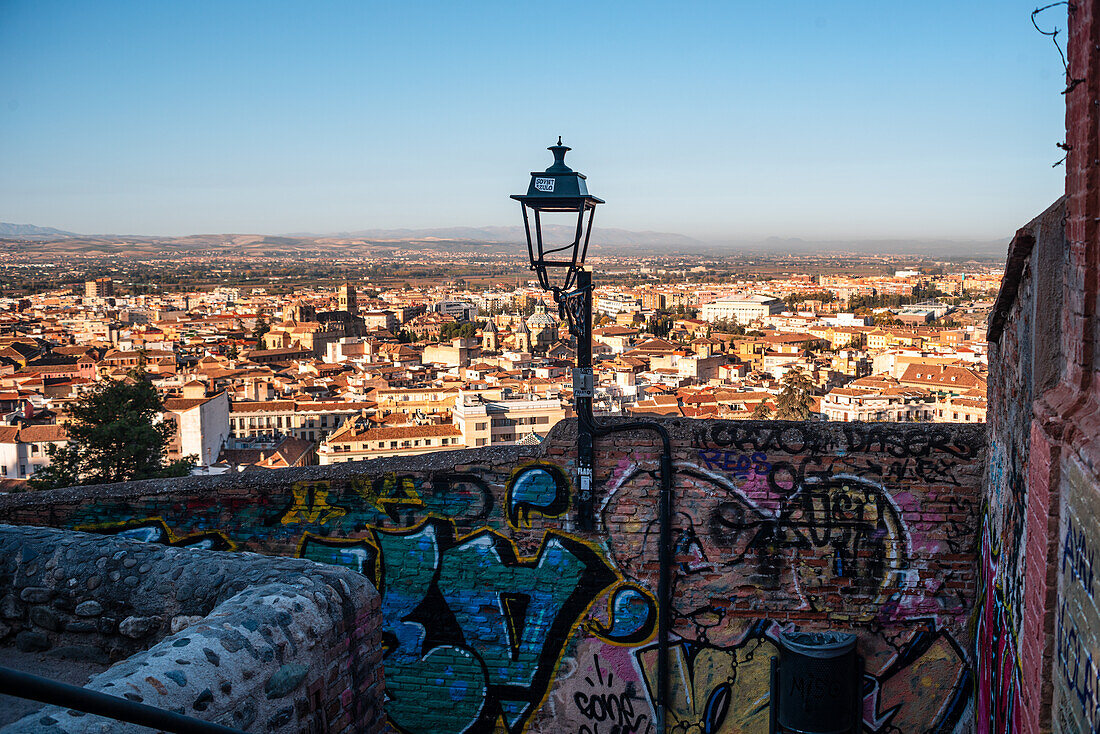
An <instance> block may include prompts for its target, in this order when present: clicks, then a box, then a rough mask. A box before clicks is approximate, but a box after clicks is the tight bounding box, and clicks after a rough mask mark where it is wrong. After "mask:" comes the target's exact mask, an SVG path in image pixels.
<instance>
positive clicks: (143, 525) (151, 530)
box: [74, 517, 236, 550]
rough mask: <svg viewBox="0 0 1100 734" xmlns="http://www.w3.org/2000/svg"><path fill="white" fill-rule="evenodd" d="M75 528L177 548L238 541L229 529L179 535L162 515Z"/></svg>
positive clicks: (220, 546)
mask: <svg viewBox="0 0 1100 734" xmlns="http://www.w3.org/2000/svg"><path fill="white" fill-rule="evenodd" d="M74 529H75V530H83V531H85V532H89V533H99V534H100V535H117V536H119V537H120V538H130V539H131V540H140V541H142V542H145V543H159V544H161V545H170V546H172V547H174V548H190V549H199V550H233V549H234V548H236V545H235V544H234V543H233V541H231V540H230V539H229V538H228V537H226V535H225V533H222V532H219V531H200V532H192V533H187V534H185V535H177V534H175V533H173V532H172V530H171V529H170V528H169V527H168V523H166V522H165V521H164V519H163V518H160V517H151V518H147V519H144V520H127V521H123V522H108V523H96V524H93V525H78V526H77V527H76V528H74Z"/></svg>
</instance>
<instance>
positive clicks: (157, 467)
mask: <svg viewBox="0 0 1100 734" xmlns="http://www.w3.org/2000/svg"><path fill="white" fill-rule="evenodd" d="M163 408H164V404H163V403H162V402H161V399H160V396H159V395H158V394H157V390H156V388H155V387H153V385H152V383H150V382H149V381H148V380H147V379H145V375H144V373H141V372H134V373H132V374H131V376H130V377H129V378H127V379H125V380H110V381H107V382H104V383H101V384H99V385H97V386H96V387H95V388H94V389H92V390H91V391H90V392H88V393H86V394H85V395H84V396H83V397H81V398H80V399H79V400H78V401H76V403H75V404H74V405H73V406H72V408H71V409H70V411H69V415H70V418H71V420H70V421H69V422H68V423H66V424H65V431H66V433H67V434H68V443H67V444H66V445H64V446H57V445H51V446H50V447H49V448H48V449H47V452H46V453H47V455H48V456H49V457H50V464H49V465H48V466H46V467H44V468H42V469H40V470H38V471H37V472H35V474H34V476H33V477H32V478H31V479H30V482H29V483H30V485H31V488H33V489H53V488H55V487H72V486H76V485H79V484H108V483H111V482H128V481H133V480H135V479H150V478H153V477H175V476H185V475H186V474H187V473H188V472H189V471H190V468H191V466H193V464H194V457H188V458H185V459H180V460H179V461H174V462H172V463H167V460H166V458H165V452H166V449H167V447H168V441H169V439H170V438H171V436H172V433H173V431H174V429H173V426H172V424H171V423H168V422H156V419H157V418H158V417H159V416H160V414H161V412H162V410H163Z"/></svg>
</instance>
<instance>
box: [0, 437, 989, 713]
mask: <svg viewBox="0 0 1100 734" xmlns="http://www.w3.org/2000/svg"><path fill="white" fill-rule="evenodd" d="M665 424H666V426H667V427H668V429H669V430H670V432H671V434H672V437H673V452H674V456H675V468H676V481H675V487H674V494H673V505H674V511H675V520H674V524H673V533H672V537H673V540H674V543H675V546H674V551H675V555H676V565H675V567H674V569H673V591H674V593H673V598H672V603H671V611H672V618H673V625H674V630H673V631H674V635H673V638H672V639H673V645H672V656H671V660H670V662H671V670H672V672H673V675H674V681H675V687H677V693H676V695H675V696H674V698H673V700H672V702H671V706H670V708H669V711H668V717H669V723H670V726H674V727H678V728H677V729H672V730H682V731H688V730H694V729H693V728H692V727H696V726H697V727H699V730H700V731H701V730H703V727H704V725H705V724H706V719H707V717H708V716H709V717H711V720H710V725H709V726H710V730H712V731H718V732H736V731H749V732H755V731H765V730H766V725H767V713H768V706H767V701H768V668H769V659H770V656H771V655H772V654H774V653H775V652H776V649H777V647H776V638H777V634H778V632H779V631H780V630H781V629H785V628H791V627H799V628H806V629H823V628H827V629H841V630H850V631H853V632H855V633H856V634H857V635H858V637H859V650H860V653H861V654H862V655H863V656H864V658H865V659H866V662H867V675H868V679H867V681H866V687H865V692H866V695H865V700H864V705H865V710H864V716H865V721H866V723H867V726H868V727H869V728H870V729H872V730H876V731H901V732H918V731H927V730H936V731H954V730H958V729H963V728H965V727H966V726H967V725H968V724H969V721H970V720H969V718H968V714H969V712H970V711H971V709H972V684H973V677H972V673H971V667H970V665H969V662H968V658H967V654H966V652H965V651H966V650H969V649H971V647H972V640H971V639H970V637H969V635H968V632H967V629H968V626H967V623H968V619H969V615H970V613H971V610H972V609H973V605H974V599H975V594H976V592H977V564H976V555H975V549H976V548H977V544H978V535H977V527H978V516H979V503H980V483H981V477H982V472H983V469H984V467H985V458H986V457H985V444H984V433H983V430H982V427H980V426H958V425H943V424H939V425H926V424H873V425H864V424H827V423H804V424H798V423H783V422H761V423H755V422H732V423H731V422H716V421H690V420H676V421H667V422H666V423H665ZM575 440H576V436H575V424H572V423H569V422H567V423H563V424H559V426H557V427H555V429H554V431H553V432H552V434H551V436H550V437H549V438H548V439H547V441H546V442H544V443H543V444H542V446H540V447H537V448H518V447H516V448H510V449H494V450H489V451H482V452H478V451H463V452H448V453H443V454H434V455H427V456H422V457H415V458H408V459H387V460H380V461H375V462H364V463H359V464H355V463H348V464H340V465H338V466H335V467H326V468H319V467H313V468H305V469H292V470H279V471H271V472H257V473H246V474H243V475H238V476H226V477H215V478H202V479H195V480H183V481H161V482H145V483H136V484H133V485H116V486H107V487H99V488H77V489H70V490H62V491H58V492H52V493H43V494H41V495H37V496H15V497H5V498H0V517H2V518H5V519H7V520H9V521H14V522H19V523H38V524H53V525H57V526H61V527H67V528H78V529H84V530H90V531H93V532H99V533H110V534H118V533H127V534H139V533H140V534H143V535H144V536H145V537H148V538H150V539H152V540H155V541H158V542H163V543H168V544H171V545H174V546H182V547H187V546H191V545H194V544H203V545H206V546H210V547H216V548H223V549H234V550H249V551H258V552H261V553H268V554H275V555H294V556H299V557H304V558H309V559H312V560H316V561H322V562H326V563H335V564H339V565H343V566H347V567H349V568H352V569H354V570H356V571H360V572H362V573H364V574H366V575H367V576H368V577H369V578H370V579H371V580H373V581H374V582H375V584H376V585H377V586H378V588H379V590H380V592H381V607H380V614H381V617H382V627H383V635H384V638H385V640H386V650H387V656H386V659H385V685H386V690H387V696H388V702H387V706H386V708H387V715H388V719H389V723H390V726H392V727H394V728H396V729H399V730H402V731H407V732H436V731H459V730H462V731H472V732H477V731H490V730H494V729H497V728H499V727H500V726H504V727H506V728H507V729H509V730H511V731H513V732H515V731H520V730H528V731H545V732H560V731H590V732H594V731H611V730H616V727H617V730H619V731H649V730H651V727H652V725H653V721H654V714H655V712H654V710H653V705H652V702H653V698H654V691H655V689H656V681H655V671H656V666H657V657H656V656H657V649H656V647H657V646H656V635H655V629H654V628H655V621H656V609H657V604H658V600H657V599H656V598H655V592H656V588H657V578H658V574H659V565H658V548H657V544H658V539H659V519H658V516H657V511H658V499H659V491H660V490H659V484H658V480H657V469H658V465H659V457H660V451H661V448H660V443H659V441H657V440H656V437H655V436H654V435H653V434H652V433H644V432H634V433H624V434H615V435H612V436H609V437H607V438H603V439H599V440H598V441H597V457H596V479H597V500H598V506H597V509H598V512H597V527H596V528H595V529H594V530H593V531H589V532H582V531H580V530H579V529H578V528H577V527H576V524H575V512H574V508H573V507H572V502H573V497H574V494H573V487H572V481H571V476H572V475H573V466H572V463H571V457H572V456H573V455H574V451H575V449H574V446H575ZM365 623H366V620H364V624H365ZM336 649H340V648H336ZM340 685H341V684H340V683H339V682H338V678H337V677H332V678H331V679H330V680H329V682H328V683H326V689H325V690H326V691H327V692H328V693H327V695H328V696H329V698H328V704H326V706H327V708H326V711H327V713H328V715H329V716H330V717H331V718H330V721H342V719H340V718H339V717H340V711H341V705H338V704H336V703H335V700H334V699H335V697H337V696H339V697H340V698H341V700H343V699H344V698H346V699H349V700H350V699H353V698H354V697H355V695H357V694H356V693H355V692H354V691H348V690H344V691H338V690H337V689H338V688H339V687H340ZM684 686H688V687H689V688H690V690H684ZM322 697H323V696H322ZM310 700H312V698H311V699H310ZM723 702H725V703H723ZM502 722H503V724H502Z"/></svg>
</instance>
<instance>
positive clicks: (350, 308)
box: [338, 283, 359, 316]
mask: <svg viewBox="0 0 1100 734" xmlns="http://www.w3.org/2000/svg"><path fill="white" fill-rule="evenodd" d="M339 300H340V305H339V307H338V310H340V311H347V312H348V313H349V314H351V315H352V316H356V315H358V314H359V303H358V301H357V300H356V298H355V286H353V285H352V284H351V283H344V284H343V285H342V286H340V295H339Z"/></svg>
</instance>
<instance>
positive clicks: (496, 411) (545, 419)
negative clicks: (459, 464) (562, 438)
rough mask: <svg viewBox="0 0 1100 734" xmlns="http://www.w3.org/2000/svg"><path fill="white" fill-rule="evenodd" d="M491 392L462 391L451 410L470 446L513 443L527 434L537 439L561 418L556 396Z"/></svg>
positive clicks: (464, 440)
mask: <svg viewBox="0 0 1100 734" xmlns="http://www.w3.org/2000/svg"><path fill="white" fill-rule="evenodd" d="M487 392H488V393H497V396H493V395H492V394H488V395H487V394H483V393H478V392H472V393H468V392H466V391H463V393H462V394H461V395H460V397H459V399H458V401H457V402H456V403H455V406H454V411H453V414H452V415H453V420H454V427H455V428H456V429H458V430H459V431H460V432H461V434H462V440H463V443H464V444H465V445H466V446H468V447H470V448H476V447H478V446H499V445H504V444H513V443H516V442H517V441H520V440H522V439H524V438H525V437H527V436H529V435H530V434H532V433H533V434H535V435H536V436H538V437H539V438H540V439H541V438H545V437H546V434H547V433H548V432H549V431H550V429H551V428H552V427H553V426H554V424H556V423H557V422H558V421H560V420H562V419H564V418H565V407H564V406H563V405H562V403H561V401H560V400H558V399H556V398H550V399H546V398H535V397H531V396H525V397H520V398H513V397H511V396H505V395H503V394H501V393H502V392H503V391H487Z"/></svg>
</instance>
